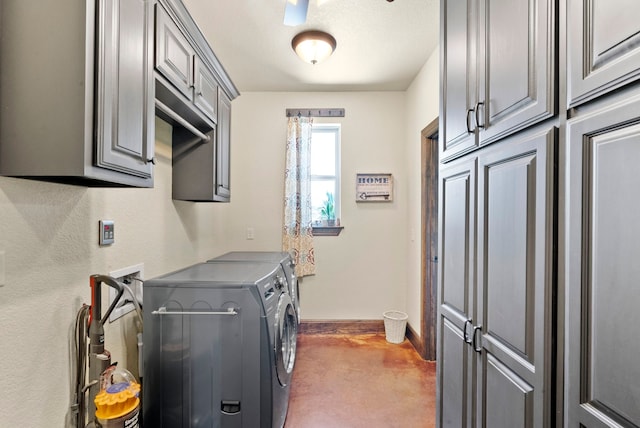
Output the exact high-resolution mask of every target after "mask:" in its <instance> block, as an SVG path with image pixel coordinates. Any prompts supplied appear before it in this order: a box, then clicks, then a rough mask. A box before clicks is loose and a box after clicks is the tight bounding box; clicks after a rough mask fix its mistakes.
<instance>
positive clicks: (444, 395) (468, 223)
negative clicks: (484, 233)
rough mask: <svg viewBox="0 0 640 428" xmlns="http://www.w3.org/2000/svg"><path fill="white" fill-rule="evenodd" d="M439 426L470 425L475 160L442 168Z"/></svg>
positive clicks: (439, 284) (439, 270) (458, 162)
mask: <svg viewBox="0 0 640 428" xmlns="http://www.w3.org/2000/svg"><path fill="white" fill-rule="evenodd" d="M439 187H440V188H439V195H440V224H439V236H440V241H439V254H440V260H439V262H438V308H439V309H438V330H437V331H438V340H437V343H438V356H437V361H438V363H437V365H438V369H437V371H438V381H437V395H438V397H437V402H438V407H437V408H436V413H437V415H436V420H437V422H436V426H438V427H451V428H453V427H455V428H461V427H472V426H473V411H472V405H473V390H472V385H473V384H474V380H473V378H474V368H475V364H474V360H473V358H474V355H473V354H474V353H473V351H472V349H471V347H470V346H469V344H470V337H471V334H472V329H473V319H472V317H473V313H474V306H475V287H474V283H475V277H474V271H475V269H474V266H475V217H474V214H475V192H476V161H475V158H473V157H472V158H464V159H461V160H456V161H454V162H452V163H450V164H448V165H446V166H443V167H441V169H440V186H439Z"/></svg>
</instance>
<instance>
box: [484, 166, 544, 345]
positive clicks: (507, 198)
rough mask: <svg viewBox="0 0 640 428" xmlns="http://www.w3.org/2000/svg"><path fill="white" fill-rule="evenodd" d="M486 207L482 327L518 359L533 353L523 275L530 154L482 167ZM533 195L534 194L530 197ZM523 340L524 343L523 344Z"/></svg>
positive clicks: (527, 279) (528, 279)
mask: <svg viewBox="0 0 640 428" xmlns="http://www.w3.org/2000/svg"><path fill="white" fill-rule="evenodd" d="M484 168H485V171H484V180H485V182H484V183H485V189H486V190H488V189H490V190H488V191H487V192H486V193H484V194H483V196H485V197H486V199H485V201H483V202H484V203H485V205H486V210H485V213H486V216H487V219H486V223H485V233H486V272H485V278H486V284H487V286H486V294H487V296H486V301H485V305H486V313H485V321H486V325H485V328H486V329H487V331H490V332H491V334H494V335H496V336H498V337H500V338H501V339H502V340H504V342H505V343H508V344H509V345H510V346H512V347H513V348H514V349H515V350H516V351H517V352H519V353H521V354H522V355H528V354H530V352H531V350H532V345H533V343H532V340H531V339H532V334H531V332H532V331H531V330H532V325H531V321H532V316H531V315H532V313H531V312H532V311H531V309H532V307H531V305H532V302H531V301H530V299H531V297H532V295H533V293H534V290H533V287H534V286H535V284H534V283H533V281H532V279H534V277H533V275H531V274H527V272H528V263H529V261H530V260H532V256H533V254H531V252H532V251H533V245H531V244H532V242H531V240H532V238H533V236H531V235H532V232H533V228H532V227H530V226H532V225H531V224H530V223H531V221H532V218H533V217H534V216H535V214H536V213H535V212H531V211H532V210H533V209H534V208H535V205H534V204H529V203H528V201H529V200H530V199H532V198H533V197H534V196H535V193H533V192H535V178H536V177H535V156H533V155H525V156H518V157H516V158H513V159H504V158H500V159H499V160H498V162H497V163H495V164H485V165H484ZM532 193H533V194H532ZM527 338H528V339H529V340H527Z"/></svg>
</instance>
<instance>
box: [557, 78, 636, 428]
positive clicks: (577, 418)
mask: <svg viewBox="0 0 640 428" xmlns="http://www.w3.org/2000/svg"><path fill="white" fill-rule="evenodd" d="M567 136H568V144H569V151H568V153H569V159H568V185H569V187H570V189H571V191H570V192H569V194H568V208H567V214H566V218H567V219H571V222H569V223H568V225H569V227H568V231H567V234H568V242H567V250H566V254H567V257H568V259H567V266H568V267H567V269H566V272H567V275H566V277H567V278H566V287H567V294H566V296H567V297H566V302H567V309H566V311H567V315H566V319H567V331H568V332H569V333H568V334H567V335H566V336H565V337H566V340H567V345H566V350H565V352H566V356H565V361H566V364H567V366H566V367H565V376H566V381H565V414H566V418H567V420H568V424H567V425H566V426H570V427H578V426H580V427H582V426H584V427H589V428H605V427H637V426H640V406H639V405H638V404H639V403H640V389H639V387H638V386H639V385H640V365H639V364H638V341H637V340H636V337H635V326H637V325H638V324H640V311H638V308H639V307H640V293H639V292H638V276H640V267H639V265H638V255H640V222H638V211H639V210H640V203H639V201H638V197H637V195H638V189H639V188H640V175H638V165H639V164H640V88H639V87H638V86H637V85H636V87H635V89H633V90H632V91H631V90H629V91H624V92H621V93H619V94H616V96H614V97H611V98H610V99H601V100H599V101H598V102H597V103H595V104H592V105H590V106H589V107H588V108H587V107H586V106H585V109H584V110H582V111H578V114H577V115H576V116H575V117H574V118H573V119H571V120H570V121H569V123H568V126H567Z"/></svg>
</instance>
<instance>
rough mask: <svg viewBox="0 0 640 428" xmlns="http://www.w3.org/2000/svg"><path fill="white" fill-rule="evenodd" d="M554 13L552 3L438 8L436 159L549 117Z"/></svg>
mask: <svg viewBox="0 0 640 428" xmlns="http://www.w3.org/2000/svg"><path fill="white" fill-rule="evenodd" d="M555 9H556V7H555V0H529V1H525V0H517V1H513V0H476V1H473V0H467V1H453V0H442V1H441V23H442V28H441V49H442V52H441V76H442V77H441V78H442V85H441V87H442V90H443V95H442V100H443V103H442V106H441V116H442V119H441V120H442V126H441V128H442V129H441V132H444V134H443V138H442V141H443V145H442V153H441V159H443V160H445V161H447V160H450V159H451V158H453V157H454V156H458V155H460V154H463V153H465V152H468V151H471V150H473V149H475V148H477V147H479V146H481V145H486V144H490V143H492V142H495V141H498V140H499V139H501V138H504V137H506V136H508V135H510V134H512V133H514V132H516V131H519V130H521V129H524V128H526V127H528V126H531V125H533V124H535V123H538V122H540V121H542V120H544V119H546V118H548V117H551V116H553V115H554V114H555V110H556V107H555V101H556V98H555V96H554V93H555V80H556V79H555V76H556V72H555V66H556V61H555V56H556V47H555V46H556V34H555Z"/></svg>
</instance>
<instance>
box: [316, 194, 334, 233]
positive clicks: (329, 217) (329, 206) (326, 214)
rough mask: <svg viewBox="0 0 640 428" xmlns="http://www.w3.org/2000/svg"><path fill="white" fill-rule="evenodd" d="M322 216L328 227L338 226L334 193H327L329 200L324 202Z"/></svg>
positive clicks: (321, 210)
mask: <svg viewBox="0 0 640 428" xmlns="http://www.w3.org/2000/svg"><path fill="white" fill-rule="evenodd" d="M320 215H321V216H322V218H323V219H324V221H325V222H326V224H327V226H335V225H336V211H335V204H334V200H333V193H331V192H327V199H325V200H324V202H322V207H321V208H320Z"/></svg>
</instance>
